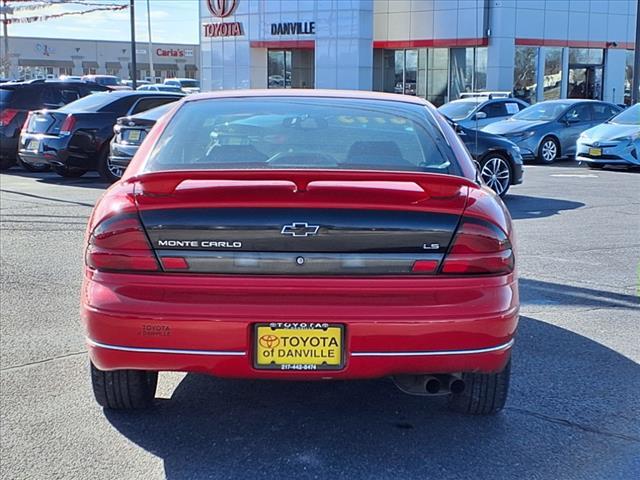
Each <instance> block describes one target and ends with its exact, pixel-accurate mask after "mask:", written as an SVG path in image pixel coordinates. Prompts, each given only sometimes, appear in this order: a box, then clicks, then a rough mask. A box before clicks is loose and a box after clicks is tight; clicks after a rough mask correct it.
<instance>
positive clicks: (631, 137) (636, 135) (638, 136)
mask: <svg viewBox="0 0 640 480" xmlns="http://www.w3.org/2000/svg"><path fill="white" fill-rule="evenodd" d="M611 140H612V141H613V142H635V141H636V140H640V132H638V133H634V134H633V135H625V136H624V137H618V138H612V139H611Z"/></svg>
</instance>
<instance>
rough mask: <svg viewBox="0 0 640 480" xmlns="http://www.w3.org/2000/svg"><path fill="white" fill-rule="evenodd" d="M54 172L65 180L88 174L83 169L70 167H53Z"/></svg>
mask: <svg viewBox="0 0 640 480" xmlns="http://www.w3.org/2000/svg"><path fill="white" fill-rule="evenodd" d="M53 171H54V172H56V173H57V174H58V175H60V176H61V177H65V178H79V177H81V176H83V175H84V174H85V173H87V171H86V170H83V169H82V168H69V167H53Z"/></svg>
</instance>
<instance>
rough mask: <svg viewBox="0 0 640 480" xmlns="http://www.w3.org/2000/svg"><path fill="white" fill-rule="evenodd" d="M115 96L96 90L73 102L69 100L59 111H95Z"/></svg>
mask: <svg viewBox="0 0 640 480" xmlns="http://www.w3.org/2000/svg"><path fill="white" fill-rule="evenodd" d="M116 99H117V97H116V96H114V95H112V94H111V93H109V92H97V93H93V94H91V95H87V96H86V97H82V98H80V99H78V100H76V101H75V102H71V103H69V104H67V105H65V106H64V107H62V108H60V109H59V111H61V112H96V111H98V110H100V109H101V108H103V107H105V106H107V105H109V104H110V103H112V102H113V101H114V100H116Z"/></svg>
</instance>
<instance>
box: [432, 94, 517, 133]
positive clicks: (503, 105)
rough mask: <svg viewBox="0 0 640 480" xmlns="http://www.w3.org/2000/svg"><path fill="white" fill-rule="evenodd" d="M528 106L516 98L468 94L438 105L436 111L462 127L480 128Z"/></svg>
mask: <svg viewBox="0 0 640 480" xmlns="http://www.w3.org/2000/svg"><path fill="white" fill-rule="evenodd" d="M528 106H529V104H528V103H526V102H523V101H522V100H520V99H518V98H511V97H497V98H494V97H493V96H491V95H489V96H486V95H478V96H468V95H465V94H463V97H462V98H461V99H460V100H453V101H452V102H449V103H445V104H444V105H442V106H441V107H438V111H439V112H440V113H442V114H443V115H444V116H445V117H447V118H450V119H451V120H452V121H454V122H455V123H456V125H460V126H461V127H464V128H471V129H475V130H477V129H480V128H482V127H485V126H487V125H489V124H491V123H494V122H498V121H500V120H506V119H508V118H509V117H511V116H512V115H515V114H516V113H518V112H520V111H521V110H524V109H525V108H527V107H528Z"/></svg>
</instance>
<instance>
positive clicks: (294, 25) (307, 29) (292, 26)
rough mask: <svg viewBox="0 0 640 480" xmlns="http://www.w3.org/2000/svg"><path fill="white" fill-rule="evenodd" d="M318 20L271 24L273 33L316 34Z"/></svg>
mask: <svg viewBox="0 0 640 480" xmlns="http://www.w3.org/2000/svg"><path fill="white" fill-rule="evenodd" d="M315 33H316V22H281V23H272V24H271V35H314V34H315Z"/></svg>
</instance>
